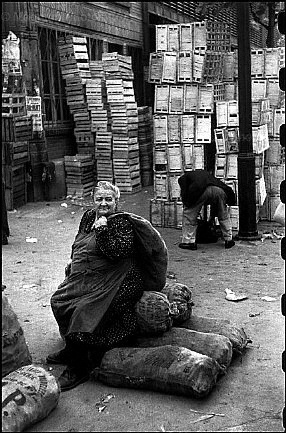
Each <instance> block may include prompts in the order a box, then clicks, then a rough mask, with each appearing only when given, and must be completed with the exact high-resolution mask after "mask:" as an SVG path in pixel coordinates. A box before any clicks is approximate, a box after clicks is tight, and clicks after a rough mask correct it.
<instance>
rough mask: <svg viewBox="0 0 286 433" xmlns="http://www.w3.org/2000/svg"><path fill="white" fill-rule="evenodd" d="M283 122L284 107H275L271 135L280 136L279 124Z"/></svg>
mask: <svg viewBox="0 0 286 433" xmlns="http://www.w3.org/2000/svg"><path fill="white" fill-rule="evenodd" d="M283 123H285V108H275V109H274V113H273V136H274V137H278V136H280V126H281V125H283Z"/></svg>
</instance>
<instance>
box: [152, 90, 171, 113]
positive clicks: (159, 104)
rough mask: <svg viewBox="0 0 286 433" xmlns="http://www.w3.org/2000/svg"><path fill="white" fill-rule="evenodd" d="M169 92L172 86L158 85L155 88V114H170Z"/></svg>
mask: <svg viewBox="0 0 286 433" xmlns="http://www.w3.org/2000/svg"><path fill="white" fill-rule="evenodd" d="M169 91H170V86H169V85H168V84H166V85H163V84H162V85H156V87H155V104H154V111H155V113H168V112H169Z"/></svg>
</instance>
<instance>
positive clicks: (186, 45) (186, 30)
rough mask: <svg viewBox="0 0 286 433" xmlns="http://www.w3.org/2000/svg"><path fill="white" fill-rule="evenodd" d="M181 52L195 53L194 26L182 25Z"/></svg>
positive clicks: (180, 36) (180, 31)
mask: <svg viewBox="0 0 286 433" xmlns="http://www.w3.org/2000/svg"><path fill="white" fill-rule="evenodd" d="M179 38H180V51H191V52H192V51H193V28H192V24H190V23H189V24H180V28H179Z"/></svg>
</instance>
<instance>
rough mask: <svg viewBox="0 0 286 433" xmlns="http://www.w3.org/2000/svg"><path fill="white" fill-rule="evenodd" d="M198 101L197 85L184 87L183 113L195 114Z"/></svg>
mask: <svg viewBox="0 0 286 433" xmlns="http://www.w3.org/2000/svg"><path fill="white" fill-rule="evenodd" d="M198 100H199V84H197V83H192V84H185V85H184V106H183V110H184V113H197V111H198Z"/></svg>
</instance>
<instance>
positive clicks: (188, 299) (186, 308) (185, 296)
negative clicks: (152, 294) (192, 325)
mask: <svg viewBox="0 0 286 433" xmlns="http://www.w3.org/2000/svg"><path fill="white" fill-rule="evenodd" d="M161 293H164V294H165V295H167V298H168V300H169V302H170V304H171V312H172V318H173V324H174V325H175V326H176V325H177V324H179V323H182V322H184V321H185V320H187V319H189V318H190V317H191V314H192V306H193V305H194V303H193V301H192V291H191V289H190V288H189V287H188V286H186V285H185V284H181V283H178V282H176V281H172V280H171V281H170V280H169V281H167V283H166V284H165V287H164V288H163V290H162V292H161Z"/></svg>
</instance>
